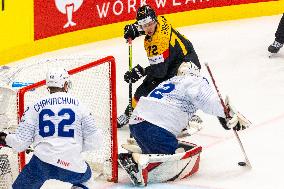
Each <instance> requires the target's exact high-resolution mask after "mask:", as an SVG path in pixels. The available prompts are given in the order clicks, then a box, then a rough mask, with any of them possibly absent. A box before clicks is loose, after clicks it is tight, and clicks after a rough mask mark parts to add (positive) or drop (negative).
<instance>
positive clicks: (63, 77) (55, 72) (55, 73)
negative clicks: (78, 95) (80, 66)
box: [46, 68, 71, 89]
mask: <svg viewBox="0 0 284 189" xmlns="http://www.w3.org/2000/svg"><path fill="white" fill-rule="evenodd" d="M66 82H67V84H68V89H70V88H71V81H70V78H69V74H68V72H67V71H66V70H65V69H63V68H57V69H52V70H49V71H48V72H47V74H46V85H47V86H48V87H58V88H63V87H64V85H65V83H66Z"/></svg>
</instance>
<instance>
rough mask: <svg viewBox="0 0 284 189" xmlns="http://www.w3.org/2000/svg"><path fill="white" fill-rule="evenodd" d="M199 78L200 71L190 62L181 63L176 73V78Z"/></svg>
mask: <svg viewBox="0 0 284 189" xmlns="http://www.w3.org/2000/svg"><path fill="white" fill-rule="evenodd" d="M182 75H183V76H186V75H192V76H200V69H199V68H198V67H197V66H196V65H195V64H194V63H192V62H183V63H182V64H181V65H180V66H179V68H178V72H177V76H182Z"/></svg>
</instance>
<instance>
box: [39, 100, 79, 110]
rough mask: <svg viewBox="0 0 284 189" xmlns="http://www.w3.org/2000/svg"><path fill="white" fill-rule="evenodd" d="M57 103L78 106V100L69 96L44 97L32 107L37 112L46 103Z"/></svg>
mask: <svg viewBox="0 0 284 189" xmlns="http://www.w3.org/2000/svg"><path fill="white" fill-rule="evenodd" d="M57 104H73V105H75V106H79V101H78V100H76V99H74V98H69V97H57V98H48V99H44V100H42V101H40V102H38V103H36V104H35V105H34V109H35V111H36V112H39V111H40V110H41V109H43V108H44V107H45V106H46V105H51V106H52V105H57Z"/></svg>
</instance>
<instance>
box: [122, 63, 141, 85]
mask: <svg viewBox="0 0 284 189" xmlns="http://www.w3.org/2000/svg"><path fill="white" fill-rule="evenodd" d="M145 75H146V74H145V70H144V68H142V67H141V66H140V65H139V64H138V65H137V66H135V67H134V68H132V70H131V71H127V72H126V73H125V74H124V81H126V82H127V83H129V81H130V80H131V82H132V83H135V82H136V81H138V80H139V79H140V78H142V77H144V76H145Z"/></svg>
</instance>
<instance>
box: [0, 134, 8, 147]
mask: <svg viewBox="0 0 284 189" xmlns="http://www.w3.org/2000/svg"><path fill="white" fill-rule="evenodd" d="M6 136H7V134H6V133H4V132H0V146H6V140H5V139H6Z"/></svg>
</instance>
